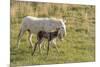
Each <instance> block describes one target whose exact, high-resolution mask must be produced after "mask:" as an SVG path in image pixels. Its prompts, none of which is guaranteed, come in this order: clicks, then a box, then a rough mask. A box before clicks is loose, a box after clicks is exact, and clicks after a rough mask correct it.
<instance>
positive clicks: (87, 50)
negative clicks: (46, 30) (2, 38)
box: [10, 0, 95, 67]
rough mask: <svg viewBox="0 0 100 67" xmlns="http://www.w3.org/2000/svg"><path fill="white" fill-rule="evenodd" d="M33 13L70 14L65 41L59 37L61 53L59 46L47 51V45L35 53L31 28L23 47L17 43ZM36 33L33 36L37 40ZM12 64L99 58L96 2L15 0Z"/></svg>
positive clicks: (12, 2) (58, 16)
mask: <svg viewBox="0 0 100 67" xmlns="http://www.w3.org/2000/svg"><path fill="white" fill-rule="evenodd" d="M27 15H30V16H35V17H55V18H62V17H63V16H65V17H66V21H67V22H66V29H67V36H66V37H64V41H62V42H61V41H59V40H58V41H57V46H58V49H59V51H60V52H59V53H57V52H56V50H55V48H52V47H51V48H50V53H49V55H48V56H47V55H46V49H43V48H42V54H39V53H38V50H37V51H36V53H35V56H31V52H32V50H31V49H30V48H28V46H29V42H28V32H26V33H25V34H24V36H23V38H22V40H21V42H20V48H19V49H17V48H15V47H16V40H17V35H18V32H19V28H20V24H21V23H22V19H23V17H25V16H27ZM35 42H36V36H35V35H34V36H33V43H35ZM10 46H11V47H10V51H11V52H10V56H11V58H10V61H11V66H12V67H13V66H14V65H36V64H52V63H53V64H56V63H76V62H89V61H95V6H91V5H72V4H51V3H31V2H16V1H15V0H11V45H10Z"/></svg>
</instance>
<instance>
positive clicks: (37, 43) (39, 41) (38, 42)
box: [32, 40, 42, 55]
mask: <svg viewBox="0 0 100 67" xmlns="http://www.w3.org/2000/svg"><path fill="white" fill-rule="evenodd" d="M41 42H42V40H38V41H37V42H36V43H35V46H34V49H33V52H32V55H34V52H35V50H36V48H37V45H39V47H40V44H41ZM39 51H40V48H39Z"/></svg>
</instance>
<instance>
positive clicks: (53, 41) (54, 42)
mask: <svg viewBox="0 0 100 67" xmlns="http://www.w3.org/2000/svg"><path fill="white" fill-rule="evenodd" d="M52 43H53V44H54V46H55V48H56V51H57V52H58V53H59V50H58V48H57V45H56V40H55V39H54V40H52Z"/></svg>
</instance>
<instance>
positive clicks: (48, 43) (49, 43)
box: [47, 41, 50, 55]
mask: <svg viewBox="0 0 100 67" xmlns="http://www.w3.org/2000/svg"><path fill="white" fill-rule="evenodd" d="M49 46H50V41H48V47H47V55H48V53H49Z"/></svg>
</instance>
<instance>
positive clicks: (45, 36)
mask: <svg viewBox="0 0 100 67" xmlns="http://www.w3.org/2000/svg"><path fill="white" fill-rule="evenodd" d="M59 29H60V28H57V29H56V31H54V32H45V31H39V32H38V34H37V40H38V41H37V42H36V43H35V46H34V49H33V52H32V55H34V52H35V50H36V48H37V45H39V50H40V44H41V43H42V41H43V39H47V40H48V47H47V55H48V53H49V45H50V42H51V41H52V40H53V39H55V38H56V37H57V36H58V32H59ZM55 47H56V46H55ZM56 49H57V47H56ZM57 51H58V49H57Z"/></svg>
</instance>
